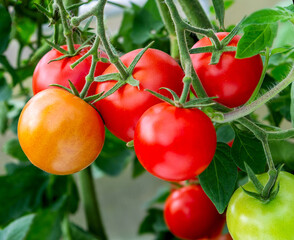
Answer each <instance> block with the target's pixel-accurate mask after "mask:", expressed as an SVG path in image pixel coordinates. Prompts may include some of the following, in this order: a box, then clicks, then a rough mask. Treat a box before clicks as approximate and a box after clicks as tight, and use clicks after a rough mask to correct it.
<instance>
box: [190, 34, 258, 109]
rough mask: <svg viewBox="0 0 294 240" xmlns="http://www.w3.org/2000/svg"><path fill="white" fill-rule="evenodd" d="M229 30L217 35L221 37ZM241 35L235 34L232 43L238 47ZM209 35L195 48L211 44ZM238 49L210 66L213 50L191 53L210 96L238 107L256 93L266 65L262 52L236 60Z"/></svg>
mask: <svg viewBox="0 0 294 240" xmlns="http://www.w3.org/2000/svg"><path fill="white" fill-rule="evenodd" d="M228 34H229V33H226V32H221V33H217V34H216V35H217V36H218V38H219V39H220V40H222V39H224V38H225V37H226V36H227V35H228ZM240 38H241V37H240V36H235V37H234V38H233V39H232V41H231V42H230V44H229V46H237V44H238V41H239V40H240ZM211 45H212V44H211V41H210V39H209V38H207V37H204V38H202V39H201V40H200V41H198V42H197V43H196V44H195V45H194V46H193V48H198V47H205V46H211ZM235 54H236V52H225V53H223V54H222V56H221V58H220V61H219V63H218V64H216V65H210V64H209V63H210V60H211V53H199V54H191V58H192V62H193V66H194V68H195V71H196V72H197V75H198V76H199V79H200V81H201V83H202V85H203V87H204V89H205V91H206V93H207V95H208V96H209V97H215V96H216V97H218V98H217V99H215V101H217V102H219V103H221V104H223V105H225V106H227V107H229V108H234V107H238V106H240V105H243V104H244V103H246V102H247V101H248V100H249V98H250V97H251V95H252V93H253V92H254V90H255V88H256V86H257V84H258V82H259V79H260V77H261V74H262V69H263V64H262V59H261V57H260V55H255V56H253V57H250V58H244V59H236V58H235Z"/></svg>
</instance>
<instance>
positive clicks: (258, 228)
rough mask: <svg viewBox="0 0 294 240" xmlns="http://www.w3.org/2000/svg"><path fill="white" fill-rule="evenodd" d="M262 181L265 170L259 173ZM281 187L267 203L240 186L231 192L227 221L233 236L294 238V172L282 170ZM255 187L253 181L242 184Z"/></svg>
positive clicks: (239, 239) (260, 239)
mask: <svg viewBox="0 0 294 240" xmlns="http://www.w3.org/2000/svg"><path fill="white" fill-rule="evenodd" d="M258 179H259V180H260V181H261V183H262V184H263V185H264V184H265V183H266V182H267V179H268V174H266V173H264V174H261V175H259V176H258ZM277 182H278V183H279V184H280V190H279V192H278V194H277V196H276V197H275V198H274V199H273V200H271V201H270V202H268V203H262V202H260V201H259V200H257V199H255V198H253V197H250V196H248V195H247V194H246V193H245V192H244V191H243V190H242V189H241V188H239V189H237V190H236V192H235V193H234V194H233V196H232V198H231V200H230V202H229V206H228V209H227V224H228V229H229V232H230V233H231V235H232V237H233V239H234V240H244V239H250V240H263V239H264V240H279V239H281V240H282V239H283V240H292V239H294V228H293V226H294V225H293V220H294V205H293V203H294V188H293V186H294V176H293V175H292V174H290V173H287V172H281V173H280V175H279V177H278V181H277ZM243 187H244V188H245V189H246V190H249V191H254V192H256V190H255V187H254V186H253V184H252V182H249V183H247V184H245V185H244V186H243Z"/></svg>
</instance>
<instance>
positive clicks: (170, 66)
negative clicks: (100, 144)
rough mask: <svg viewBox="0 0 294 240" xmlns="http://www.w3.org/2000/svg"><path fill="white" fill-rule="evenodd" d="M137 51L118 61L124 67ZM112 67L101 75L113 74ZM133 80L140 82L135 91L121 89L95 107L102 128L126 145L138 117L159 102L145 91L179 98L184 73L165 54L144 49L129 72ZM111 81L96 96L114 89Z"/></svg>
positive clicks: (114, 69) (125, 87) (129, 87)
mask: <svg viewBox="0 0 294 240" xmlns="http://www.w3.org/2000/svg"><path fill="white" fill-rule="evenodd" d="M139 52H140V49H138V50H134V51H131V52H129V53H127V54H125V55H124V56H122V57H121V61H122V62H123V64H124V65H126V66H127V67H128V66H129V65H130V64H131V62H132V61H133V60H134V58H135V56H136V55H137V54H138V53H139ZM117 71H118V70H117V69H116V68H115V66H114V65H111V66H109V67H108V68H107V69H106V70H105V72H104V73H103V75H105V74H110V73H115V72H117ZM132 75H133V77H134V78H135V79H136V80H138V81H139V82H140V86H139V89H138V88H136V87H133V86H131V85H125V86H123V87H121V88H120V89H119V90H118V91H116V92H115V93H114V94H112V95H110V96H109V97H107V98H105V99H103V100H101V101H99V102H97V103H96V104H95V106H96V107H97V109H98V110H99V112H100V113H101V115H102V116H103V120H104V122H105V125H106V127H107V128H108V129H109V130H110V131H111V132H112V133H113V134H114V135H115V136H117V137H118V138H120V139H122V140H124V141H126V142H128V141H130V140H132V139H133V137H134V130H135V126H136V123H137V122H138V120H139V118H140V117H141V115H142V114H143V113H144V112H145V111H146V110H147V109H148V108H149V107H151V106H153V105H155V104H156V103H159V102H160V100H159V99H158V98H156V97H155V96H153V95H152V94H150V93H148V92H146V91H144V90H145V89H149V90H153V91H156V92H159V93H162V94H163V95H165V96H170V94H169V93H168V92H167V91H166V90H160V88H162V87H166V88H170V89H172V90H174V91H175V92H176V93H177V94H180V93H181V91H182V88H183V85H182V78H183V77H184V72H183V70H182V69H181V67H180V66H179V64H178V63H177V62H176V61H175V60H174V59H173V58H172V57H171V56H169V55H168V54H166V53H164V52H162V51H159V50H156V49H148V50H147V51H146V52H145V53H144V55H143V56H142V58H141V59H140V61H139V62H138V64H137V65H136V66H135V69H134V71H133V74H132ZM115 83H116V82H115V81H108V82H104V83H99V84H98V87H97V93H100V92H103V91H104V92H106V91H107V90H109V89H110V88H111V87H113V86H114V85H115Z"/></svg>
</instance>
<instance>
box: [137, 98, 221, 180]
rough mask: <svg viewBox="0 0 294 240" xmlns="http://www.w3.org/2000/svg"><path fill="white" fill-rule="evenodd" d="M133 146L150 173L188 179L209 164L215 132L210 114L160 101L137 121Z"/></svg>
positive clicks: (212, 153) (171, 178)
mask: <svg viewBox="0 0 294 240" xmlns="http://www.w3.org/2000/svg"><path fill="white" fill-rule="evenodd" d="M134 147H135V152H136V154H137V157H138V159H139V161H140V162H141V164H142V165H143V167H144V168H145V169H146V170H147V171H148V172H150V173H151V174H153V175H155V176H156V177H159V178H161V179H163V180H167V181H182V180H188V179H191V178H194V177H195V176H196V175H198V174H200V173H201V172H203V171H204V170H205V169H206V168H207V167H208V165H209V164H210V162H211V160H212V158H213V156H214V152H215V149H216V133H215V129H214V126H213V124H212V122H211V120H210V119H209V117H207V116H206V115H205V113H203V112H202V111H200V110H199V109H184V108H177V107H174V106H172V105H170V104H168V103H159V104H156V105H155V106H152V107H151V108H149V109H148V110H147V111H146V112H145V113H144V114H143V115H142V117H141V118H140V120H139V121H138V124H137V126H136V130H135V136H134Z"/></svg>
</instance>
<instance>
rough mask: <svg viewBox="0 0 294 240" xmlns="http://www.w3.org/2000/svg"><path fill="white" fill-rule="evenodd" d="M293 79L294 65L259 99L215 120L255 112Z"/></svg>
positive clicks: (227, 119) (222, 120)
mask: <svg viewBox="0 0 294 240" xmlns="http://www.w3.org/2000/svg"><path fill="white" fill-rule="evenodd" d="M293 81H294V67H293V68H292V69H291V71H290V73H289V75H288V76H287V77H286V78H285V79H284V80H283V81H281V82H280V83H279V84H277V85H276V86H275V87H274V88H272V89H271V90H269V91H268V92H267V93H265V94H264V95H263V96H261V97H260V98H258V99H257V100H255V101H254V102H252V103H251V104H249V105H245V106H243V107H240V108H237V109H235V110H233V111H231V112H228V113H224V118H223V119H215V120H214V121H215V122H218V123H226V122H231V121H234V120H236V119H239V118H241V117H244V116H247V115H248V114H250V113H252V112H254V111H255V110H256V109H258V108H259V107H261V106H262V105H264V104H265V103H267V102H268V101H269V100H271V99H272V98H274V97H275V96H276V95H278V94H279V93H280V92H281V91H283V90H284V89H285V88H286V87H288V86H289V84H290V83H292V82H293Z"/></svg>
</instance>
